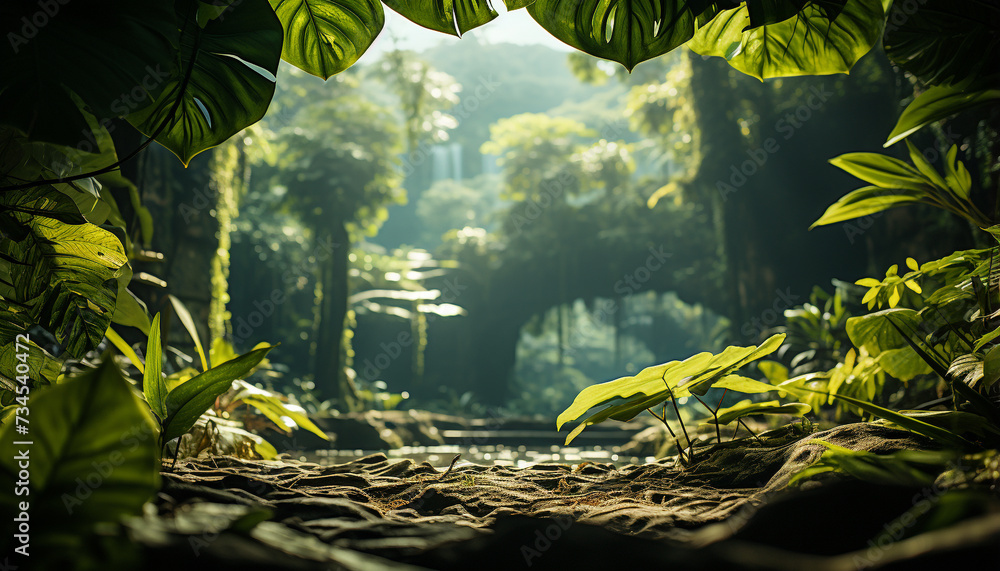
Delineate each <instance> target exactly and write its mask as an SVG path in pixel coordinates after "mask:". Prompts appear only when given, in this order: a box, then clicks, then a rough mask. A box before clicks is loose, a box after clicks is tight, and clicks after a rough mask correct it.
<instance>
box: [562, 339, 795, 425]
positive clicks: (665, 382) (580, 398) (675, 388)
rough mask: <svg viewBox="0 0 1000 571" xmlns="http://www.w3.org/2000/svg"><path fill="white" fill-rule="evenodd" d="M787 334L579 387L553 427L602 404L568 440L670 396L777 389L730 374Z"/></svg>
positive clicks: (770, 349)
mask: <svg viewBox="0 0 1000 571" xmlns="http://www.w3.org/2000/svg"><path fill="white" fill-rule="evenodd" d="M784 340H785V335H784V334H783V333H782V334H779V335H774V336H772V337H771V338H769V339H768V340H766V341H764V342H763V343H761V345H760V346H759V347H754V346H750V347H727V348H726V349H725V350H724V351H723V352H722V353H719V354H718V355H713V354H711V353H698V354H697V355H694V356H693V357H690V358H688V359H685V360H684V361H671V362H669V363H664V364H662V365H656V366H653V367H647V368H645V369H643V370H642V371H639V373H638V374H636V375H635V376H632V377H622V378H620V379H615V380H613V381H608V382H606V383H601V384H598V385H593V386H590V387H587V388H585V389H583V390H582V391H580V394H578V395H577V396H576V398H575V399H574V400H573V404H571V405H570V406H569V408H567V409H566V410H564V411H563V412H562V414H560V415H559V417H558V418H557V419H556V430H559V429H561V428H562V426H563V425H564V424H566V423H567V422H570V421H572V420H575V419H578V418H580V417H581V416H583V414H584V413H586V412H587V411H588V410H590V409H592V408H594V407H598V406H603V405H606V406H605V407H604V408H603V409H601V410H599V411H597V412H595V413H593V414H591V415H590V416H589V417H587V418H586V419H584V420H583V421H582V422H581V423H580V424H579V425H577V426H576V428H574V429H573V431H572V432H570V434H569V435H568V436H567V437H566V444H567V445H568V444H569V443H570V442H572V440H573V439H574V438H576V437H577V436H578V435H579V434H580V433H581V432H583V429H584V428H586V427H587V426H591V425H593V424H597V423H599V422H603V421H605V420H608V419H609V418H610V419H614V420H619V421H628V420H631V419H633V418H635V416H636V415H637V414H639V413H640V412H642V411H644V410H646V409H647V408H650V407H654V406H656V405H659V404H660V403H662V402H665V401H666V400H668V399H671V398H680V397H684V396H689V395H698V396H701V395H704V394H705V393H706V392H708V390H709V389H711V388H713V387H715V388H726V389H729V390H733V391H738V392H744V393H751V394H752V393H763V392H769V391H772V390H777V389H776V388H775V387H774V386H771V385H767V384H765V383H761V382H758V381H754V380H752V379H747V378H745V377H741V376H739V375H735V374H733V373H734V372H735V371H736V370H737V369H739V368H740V367H742V366H744V365H746V364H747V363H750V362H752V361H755V360H757V359H760V358H761V357H764V356H766V355H769V354H771V353H773V352H774V351H776V350H777V349H778V347H780V346H781V343H782V342H783V341H784Z"/></svg>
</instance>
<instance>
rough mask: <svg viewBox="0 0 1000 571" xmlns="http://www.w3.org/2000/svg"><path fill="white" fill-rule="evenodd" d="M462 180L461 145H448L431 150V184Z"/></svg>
mask: <svg viewBox="0 0 1000 571" xmlns="http://www.w3.org/2000/svg"><path fill="white" fill-rule="evenodd" d="M449 178H450V179H453V180H462V144H461V143H448V144H446V145H435V146H434V147H432V148H431V183H432V184H433V183H435V182H437V181H439V180H445V179H449Z"/></svg>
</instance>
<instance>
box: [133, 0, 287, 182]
mask: <svg viewBox="0 0 1000 571" xmlns="http://www.w3.org/2000/svg"><path fill="white" fill-rule="evenodd" d="M282 36H283V32H282V28H281V22H280V21H279V20H278V17H277V16H276V15H275V13H274V10H272V9H271V7H270V5H269V4H268V3H267V0H243V1H242V2H239V3H235V2H234V3H233V4H232V5H231V6H230V7H229V8H228V9H227V10H226V11H225V12H224V13H223V14H222V15H221V16H219V17H218V18H216V19H214V20H210V21H209V22H207V23H206V24H205V27H204V29H203V28H201V27H199V26H196V25H191V26H188V27H187V28H186V29H185V30H184V33H183V34H182V35H181V37H180V45H181V49H180V53H179V54H178V57H177V58H176V59H175V60H174V62H173V68H172V74H171V76H170V79H169V80H168V81H167V82H166V89H165V90H164V91H163V93H162V94H161V95H160V96H159V97H158V98H156V100H155V101H154V102H153V104H152V105H148V106H146V107H144V108H142V109H140V110H138V111H136V112H135V113H132V114H130V115H128V116H127V117H126V119H128V121H129V122H130V123H132V124H133V125H135V127H136V128H137V129H139V130H140V131H142V132H143V133H145V134H146V135H151V134H153V133H154V132H155V131H156V130H157V129H158V128H159V127H160V126H161V125H162V124H164V122H166V128H165V129H164V130H163V131H162V132H161V133H160V134H159V135H158V136H157V137H156V141H157V142H159V143H160V144H162V145H163V146H165V147H167V148H168V149H170V151H171V152H173V153H174V154H175V155H177V157H178V158H179V159H181V161H182V162H183V163H184V164H185V165H187V164H188V162H189V161H190V160H191V158H192V157H194V156H195V155H197V154H198V153H200V152H202V151H204V150H206V149H210V148H212V147H214V146H216V145H219V144H221V143H222V142H223V141H225V140H226V139H228V138H229V137H231V136H233V135H235V134H236V133H238V132H239V131H241V130H243V129H244V128H246V127H248V126H250V125H253V124H254V123H256V122H257V121H259V120H260V119H261V118H262V117H263V116H264V113H265V112H266V111H267V107H268V105H269V104H270V102H271V97H272V96H273V95H274V82H275V74H276V73H277V72H278V61H279V60H280V59H281V44H282ZM192 59H193V65H192ZM188 71H190V76H188ZM178 97H180V98H181V101H180V105H179V107H178V108H177V111H176V113H175V114H173V115H171V113H173V110H174V107H175V102H176V100H177V98H178Z"/></svg>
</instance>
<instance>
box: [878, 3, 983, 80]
mask: <svg viewBox="0 0 1000 571" xmlns="http://www.w3.org/2000/svg"><path fill="white" fill-rule="evenodd" d="M998 21H1000V5H998V4H997V3H996V2H993V1H991V0H965V1H964V2H953V1H952V0H921V1H920V2H915V3H914V2H893V5H892V8H891V9H890V10H889V16H888V18H887V19H886V22H887V23H886V30H885V39H884V40H883V44H884V45H885V53H886V55H888V56H889V59H891V60H892V61H893V63H895V64H896V65H898V66H899V67H901V68H903V69H905V70H906V71H908V72H910V73H912V74H913V75H915V76H917V77H918V78H920V80H921V81H923V82H924V83H927V84H930V85H943V84H956V83H963V84H964V83H974V84H976V85H979V86H984V87H994V86H996V84H997V81H998V80H1000V69H998V68H997V65H996V62H997V61H1000V34H997V31H996V29H997V22H998Z"/></svg>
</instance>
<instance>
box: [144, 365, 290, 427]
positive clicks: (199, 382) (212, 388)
mask: <svg viewBox="0 0 1000 571" xmlns="http://www.w3.org/2000/svg"><path fill="white" fill-rule="evenodd" d="M271 349H273V347H262V348H260V349H255V350H253V351H250V352H249V353H246V354H244V355H240V356H239V357H237V358H235V359H233V360H231V361H227V362H225V363H222V364H221V365H217V366H215V367H212V368H211V369H209V370H207V371H205V372H204V373H201V374H200V375H198V376H196V377H193V378H191V379H188V380H187V381H185V382H183V383H181V384H180V385H178V386H177V387H176V388H175V389H174V390H172V391H170V393H169V394H167V418H166V419H165V420H164V421H163V442H169V441H171V440H173V439H174V438H177V437H178V436H181V435H183V434H184V433H185V432H187V431H188V430H191V427H192V426H194V423H195V422H198V417H200V416H201V415H202V413H204V412H205V411H206V410H208V408H209V407H210V406H212V403H214V402H215V399H216V398H217V397H218V396H219V395H221V394H222V393H224V392H226V391H228V390H229V388H230V387H231V386H232V384H233V381H235V380H236V379H238V378H240V377H242V376H244V375H246V374H247V373H249V372H250V371H251V370H253V368H254V367H256V366H257V364H258V363H260V362H261V360H263V359H264V357H265V356H266V355H267V352H268V351H270V350H271Z"/></svg>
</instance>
